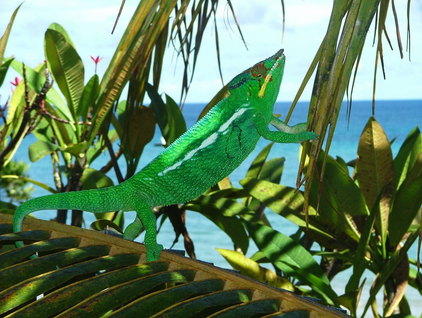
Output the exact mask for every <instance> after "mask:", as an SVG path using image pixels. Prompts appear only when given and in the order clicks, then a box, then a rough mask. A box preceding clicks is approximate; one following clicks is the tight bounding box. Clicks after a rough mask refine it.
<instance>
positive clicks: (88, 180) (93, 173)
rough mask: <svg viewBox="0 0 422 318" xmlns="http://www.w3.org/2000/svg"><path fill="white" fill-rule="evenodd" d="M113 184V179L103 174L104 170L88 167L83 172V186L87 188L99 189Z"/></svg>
mask: <svg viewBox="0 0 422 318" xmlns="http://www.w3.org/2000/svg"><path fill="white" fill-rule="evenodd" d="M112 185H113V181H112V180H111V179H110V178H109V177H108V176H106V175H105V174H103V173H102V172H100V171H98V170H95V169H93V168H86V169H84V172H83V174H82V188H83V189H84V190H87V189H99V188H104V187H110V186H112Z"/></svg>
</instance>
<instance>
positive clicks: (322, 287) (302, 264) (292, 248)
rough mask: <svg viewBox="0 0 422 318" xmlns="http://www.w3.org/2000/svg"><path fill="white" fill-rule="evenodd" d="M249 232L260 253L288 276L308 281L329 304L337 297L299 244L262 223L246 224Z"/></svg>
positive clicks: (319, 268) (315, 264)
mask: <svg viewBox="0 0 422 318" xmlns="http://www.w3.org/2000/svg"><path fill="white" fill-rule="evenodd" d="M247 228H248V232H249V234H250V235H251V237H252V239H253V240H254V242H255V244H256V245H257V247H258V248H259V249H260V251H261V252H263V253H264V255H265V256H266V257H267V258H268V259H269V260H270V261H271V263H273V264H274V266H276V267H278V268H279V269H281V270H282V271H283V272H285V273H286V274H287V275H289V276H292V277H295V278H297V279H299V280H301V281H302V282H306V284H307V285H309V286H310V287H311V288H312V289H313V290H314V291H315V292H316V293H318V294H319V295H320V296H321V297H323V298H324V300H325V301H326V302H327V303H329V304H334V299H336V298H337V295H336V293H335V292H334V290H333V289H332V288H331V285H330V282H329V280H328V278H327V277H326V276H325V274H324V273H323V272H322V269H321V267H319V265H318V263H317V262H316V261H315V259H314V258H313V257H312V255H311V254H310V253H309V252H308V251H307V250H306V249H305V248H304V247H303V246H302V245H300V244H299V243H298V242H296V241H294V240H292V239H291V238H290V237H288V236H286V235H284V234H282V233H280V232H278V231H275V230H274V229H272V228H270V227H268V226H266V225H263V224H259V223H255V224H253V223H247Z"/></svg>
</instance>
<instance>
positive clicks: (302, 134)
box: [255, 115, 318, 143]
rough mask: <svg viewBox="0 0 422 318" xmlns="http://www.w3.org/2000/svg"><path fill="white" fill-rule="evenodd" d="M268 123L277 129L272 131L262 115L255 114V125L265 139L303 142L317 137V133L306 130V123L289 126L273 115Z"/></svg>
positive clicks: (281, 141)
mask: <svg viewBox="0 0 422 318" xmlns="http://www.w3.org/2000/svg"><path fill="white" fill-rule="evenodd" d="M270 124H271V125H273V126H274V127H275V128H277V129H278V130H279V131H272V130H270V129H269V128H268V124H267V123H266V122H265V120H264V118H263V117H262V116H259V115H258V116H256V122H255V127H256V129H257V131H258V133H259V134H260V135H261V136H262V137H263V138H265V139H267V140H271V141H275V142H280V143H290V142H303V141H307V140H312V139H316V138H318V135H317V134H316V133H314V132H312V131H307V130H306V123H301V124H297V125H294V126H289V125H287V124H286V123H284V122H283V121H281V120H280V119H278V118H277V117H275V116H272V118H271V120H270Z"/></svg>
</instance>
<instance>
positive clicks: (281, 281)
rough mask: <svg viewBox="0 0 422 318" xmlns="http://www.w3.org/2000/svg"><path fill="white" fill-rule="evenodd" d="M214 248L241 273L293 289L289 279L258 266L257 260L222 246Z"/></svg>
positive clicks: (273, 284)
mask: <svg viewBox="0 0 422 318" xmlns="http://www.w3.org/2000/svg"><path fill="white" fill-rule="evenodd" d="M216 250H217V251H218V253H220V254H221V255H222V256H223V257H224V258H225V259H226V261H227V262H229V263H230V265H231V266H232V267H233V268H234V269H236V270H239V271H240V273H241V274H242V275H245V276H248V277H251V278H253V279H256V280H258V281H260V282H264V283H267V284H269V285H271V286H274V287H278V288H283V289H287V290H290V291H294V290H295V286H294V285H293V284H292V283H291V282H290V281H289V280H287V279H286V278H283V277H280V276H278V275H277V274H276V273H275V272H273V271H272V270H269V269H267V268H265V267H262V266H260V265H259V264H258V263H257V262H255V261H253V260H251V259H250V258H248V257H246V256H245V255H243V254H242V253H240V252H236V251H231V250H227V249H224V248H217V249H216Z"/></svg>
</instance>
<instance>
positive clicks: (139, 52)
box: [89, 0, 177, 142]
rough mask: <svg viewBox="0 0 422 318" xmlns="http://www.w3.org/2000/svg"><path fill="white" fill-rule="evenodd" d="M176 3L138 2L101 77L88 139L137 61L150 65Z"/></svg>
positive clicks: (119, 91) (92, 136)
mask: <svg viewBox="0 0 422 318" xmlns="http://www.w3.org/2000/svg"><path fill="white" fill-rule="evenodd" d="M176 3H177V1H176V0H171V1H163V2H157V1H155V0H145V1H142V2H140V3H139V5H138V8H137V9H136V10H135V11H134V15H133V16H132V19H131V20H130V22H129V24H128V27H127V28H126V30H125V32H124V34H123V36H122V38H121V40H120V42H119V45H118V46H117V48H116V51H115V53H114V55H113V58H112V60H111V62H110V64H109V66H108V67H107V70H106V72H105V74H104V76H103V79H102V81H101V84H100V94H99V97H98V101H97V105H96V111H95V114H94V118H93V120H92V121H93V125H92V126H91V130H90V133H89V135H90V137H89V138H90V142H92V141H93V140H94V138H95V137H96V135H97V133H98V131H99V130H100V128H101V126H102V123H103V121H104V120H105V118H106V116H107V114H108V112H109V111H110V110H111V108H112V107H113V105H114V104H115V101H116V99H117V98H118V96H120V94H121V92H122V90H123V88H124V86H125V84H126V83H127V82H128V80H129V78H130V77H131V75H132V72H133V71H134V70H135V69H136V67H137V66H139V65H149V63H150V57H151V52H152V50H153V48H154V43H156V41H157V39H158V38H159V37H160V35H161V33H162V31H163V29H164V28H165V27H166V25H167V22H168V19H169V16H170V14H171V12H172V10H173V9H174V7H175V5H176ZM158 8H159V10H157V9H158ZM123 52H124V53H123Z"/></svg>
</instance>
